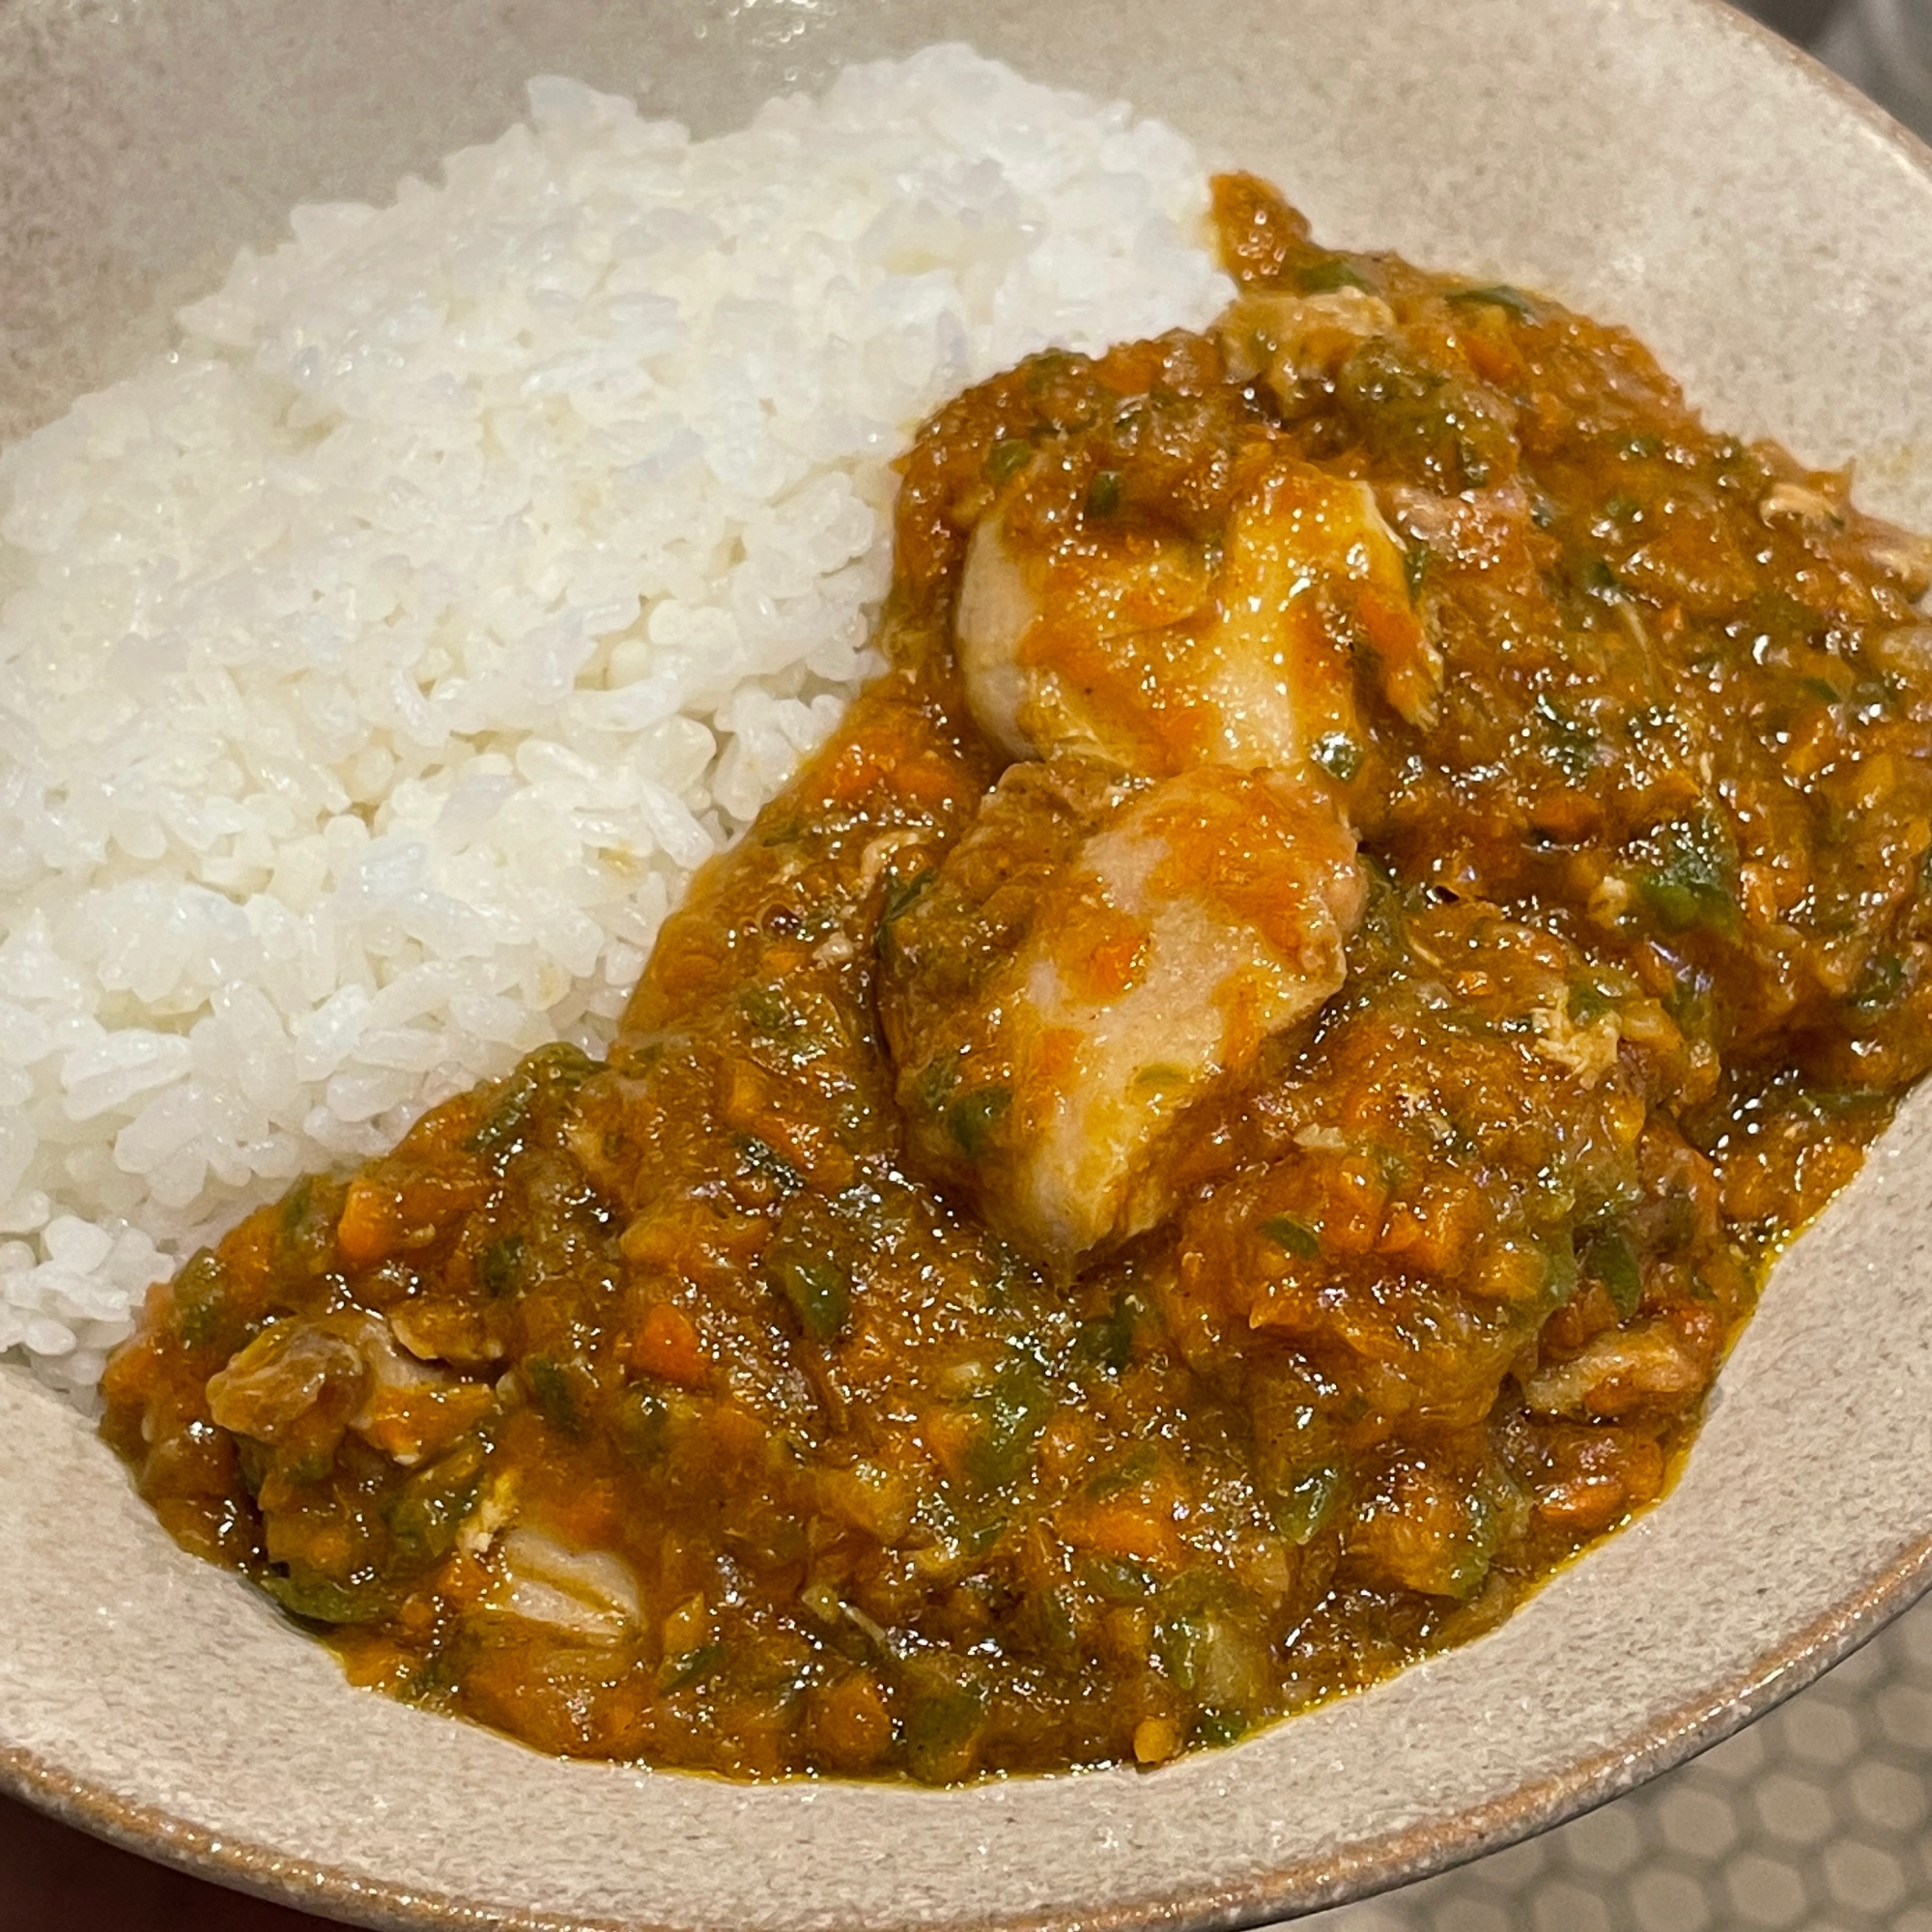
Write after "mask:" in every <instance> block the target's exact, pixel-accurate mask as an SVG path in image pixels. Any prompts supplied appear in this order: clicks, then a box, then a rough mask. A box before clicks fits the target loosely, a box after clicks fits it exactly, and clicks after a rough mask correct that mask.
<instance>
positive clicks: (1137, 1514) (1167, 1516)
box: [1061, 1495, 1180, 1571]
mask: <svg viewBox="0 0 1932 1932" xmlns="http://www.w3.org/2000/svg"><path fill="white" fill-rule="evenodd" d="M1061 1527H1062V1529H1063V1531H1064V1532H1065V1536H1066V1539H1067V1541H1068V1542H1069V1543H1073V1544H1076V1545H1078V1546H1079V1547H1080V1548H1083V1549H1095V1550H1098V1551H1099V1552H1100V1554H1101V1555H1103V1556H1125V1557H1130V1558H1132V1559H1133V1560H1134V1561H1135V1562H1137V1563H1148V1564H1151V1565H1152V1566H1153V1567H1154V1568H1155V1569H1158V1570H1164V1571H1174V1570H1178V1569H1179V1568H1180V1536H1179V1532H1178V1531H1177V1530H1176V1529H1175V1526H1174V1516H1173V1505H1172V1504H1171V1503H1170V1502H1168V1501H1167V1500H1166V1499H1165V1498H1163V1499H1161V1500H1159V1501H1149V1500H1148V1499H1146V1498H1145V1497H1141V1496H1132V1495H1127V1496H1115V1497H1112V1498H1110V1499H1108V1500H1107V1501H1105V1502H1099V1503H1095V1504H1094V1505H1093V1506H1092V1507H1091V1508H1088V1509H1084V1510H1081V1511H1079V1512H1078V1513H1077V1514H1076V1515H1073V1516H1071V1517H1069V1518H1066V1519H1064V1520H1063V1521H1062V1524H1061Z"/></svg>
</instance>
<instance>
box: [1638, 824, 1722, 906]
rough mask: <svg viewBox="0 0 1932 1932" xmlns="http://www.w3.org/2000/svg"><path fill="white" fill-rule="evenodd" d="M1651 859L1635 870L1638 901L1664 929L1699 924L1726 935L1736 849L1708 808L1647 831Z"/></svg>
mask: <svg viewBox="0 0 1932 1932" xmlns="http://www.w3.org/2000/svg"><path fill="white" fill-rule="evenodd" d="M1650 842H1651V846H1652V850H1653V852H1654V855H1655V856H1654V859H1653V861H1652V863H1651V864H1650V865H1648V866H1645V867H1640V868H1639V869H1638V871H1637V873H1636V887H1637V891H1638V893H1639V894H1640V895H1641V896H1642V898H1643V900H1644V902H1645V904H1646V905H1648V906H1649V907H1650V909H1651V911H1652V912H1654V913H1655V914H1656V915H1657V917H1658V919H1659V921H1660V922H1661V923H1662V925H1663V927H1664V929H1665V930H1666V931H1668V932H1686V931H1689V930H1690V929H1692V928H1694V927H1702V928H1705V929H1707V930H1709V931H1713V932H1717V933H1719V934H1720V935H1723V936H1726V937H1729V936H1732V935H1735V934H1736V932H1737V931H1738V929H1739V926H1740V924H1741V923H1742V920H1741V915H1740V913H1739V910H1738V860H1737V847H1736V845H1735V843H1734V841H1733V839H1732V838H1731V833H1730V828H1729V827H1728V826H1727V825H1725V824H1724V822H1723V821H1722V820H1721V819H1720V818H1719V815H1718V814H1717V813H1716V812H1715V811H1713V810H1703V811H1700V812H1698V813H1697V815H1696V816H1695V817H1692V818H1686V819H1678V820H1675V821H1673V822H1672V823H1670V824H1668V825H1665V826H1663V827H1662V829H1661V830H1659V831H1657V832H1655V833H1653V834H1652V835H1651V840H1650Z"/></svg>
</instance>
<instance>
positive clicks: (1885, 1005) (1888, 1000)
mask: <svg viewBox="0 0 1932 1932" xmlns="http://www.w3.org/2000/svg"><path fill="white" fill-rule="evenodd" d="M1905 980H1906V973H1905V961H1904V960H1903V959H1902V958H1901V957H1900V956H1899V955H1898V954H1897V953H1896V952H1874V953H1873V954H1872V955H1871V957H1870V958H1869V959H1867V960H1866V961H1865V967H1864V971H1863V972H1862V973H1861V974H1860V975H1859V981H1858V986H1857V988H1856V990H1855V991H1854V992H1853V994H1852V1005H1853V1006H1854V1007H1855V1008H1857V1009H1858V1010H1859V1011H1860V1012H1861V1013H1863V1014H1865V1015H1866V1016H1867V1017H1870V1016H1871V1015H1873V1014H1875V1013H1882V1012H1885V1011H1886V1010H1887V1009H1889V1008H1890V1007H1892V1006H1893V1005H1894V1004H1896V1002H1897V999H1898V996H1899V994H1900V993H1901V992H1902V991H1903V990H1904V989H1905Z"/></svg>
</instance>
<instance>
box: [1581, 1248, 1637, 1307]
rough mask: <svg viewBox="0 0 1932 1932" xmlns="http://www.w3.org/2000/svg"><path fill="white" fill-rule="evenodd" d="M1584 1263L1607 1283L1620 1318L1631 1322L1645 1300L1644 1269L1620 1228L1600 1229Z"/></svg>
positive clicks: (1593, 1273) (1586, 1253) (1584, 1258)
mask: <svg viewBox="0 0 1932 1932" xmlns="http://www.w3.org/2000/svg"><path fill="white" fill-rule="evenodd" d="M1583 1266H1584V1267H1585V1268H1586V1269H1587V1270H1588V1272H1589V1273H1590V1274H1592V1275H1593V1276H1595V1278H1596V1279H1597V1280H1598V1281H1600V1282H1602V1283H1603V1284H1604V1288H1605V1292H1606V1293H1608V1295H1609V1297H1610V1302H1611V1305H1612V1306H1613V1307H1614V1308H1615V1309H1616V1311H1617V1319H1618V1320H1619V1321H1629V1320H1630V1319H1631V1317H1632V1316H1633V1315H1634V1314H1635V1313H1636V1310H1637V1303H1638V1302H1640V1301H1641V1300H1642V1299H1643V1269H1642V1267H1641V1265H1640V1264H1638V1262H1637V1258H1636V1250H1635V1249H1634V1247H1632V1245H1631V1240H1630V1236H1628V1235H1626V1234H1625V1233H1624V1231H1623V1230H1622V1229H1621V1228H1601V1229H1599V1230H1598V1231H1597V1232H1596V1233H1595V1234H1593V1235H1592V1236H1590V1237H1589V1243H1588V1246H1587V1247H1586V1249H1585V1251H1584V1255H1583Z"/></svg>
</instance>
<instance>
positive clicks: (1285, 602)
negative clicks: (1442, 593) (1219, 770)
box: [953, 443, 1442, 787]
mask: <svg viewBox="0 0 1932 1932" xmlns="http://www.w3.org/2000/svg"><path fill="white" fill-rule="evenodd" d="M1239 461H1240V463H1241V464H1242V466H1243V467H1244V469H1245V470H1246V472H1247V473H1246V474H1245V476H1244V477H1243V478H1242V480H1241V484H1240V487H1239V489H1238V491H1237V492H1236V495H1235V497H1234V500H1233V506H1232V509H1231V511H1230V513H1229V516H1228V518H1227V522H1226V526H1225V529H1224V530H1223V531H1222V532H1221V533H1220V534H1219V536H1218V537H1217V538H1213V539H1204V538H1203V537H1201V536H1200V535H1198V534H1195V533H1190V532H1188V531H1186V530H1183V529H1181V528H1179V527H1172V528H1170V527H1165V526H1160V525H1158V524H1156V523H1154V522H1152V521H1151V520H1149V519H1146V518H1135V519H1120V518H1115V517H1112V516H1103V515H1099V514H1097V513H1094V512H1093V511H1092V510H1091V509H1090V508H1086V507H1082V506H1080V505H1076V504H1071V503H1065V502H1061V501H1057V500H1056V499H1055V498H1054V497H1053V495H1052V486H1053V483H1054V477H1053V474H1052V468H1051V466H1050V465H1044V464H1042V465H1037V466H1035V467H1037V468H1039V469H1042V470H1044V471H1045V472H1046V473H1045V474H1043V475H1042V476H1041V477H1039V478H1034V477H1033V476H1032V474H1031V471H1023V472H1022V473H1021V475H1020V477H1019V478H1018V479H1017V481H1016V482H1015V483H1014V484H1013V485H1010V486H1009V490H1008V492H1007V493H1006V494H1005V496H1004V497H1002V498H1001V499H1000V500H999V501H998V502H997V503H996V504H995V505H994V507H993V508H992V510H991V511H990V512H989V514H988V515H986V516H985V517H984V518H982V519H981V521H980V523H979V525H978V526H977V527H976V528H975V530H974V533H973V537H972V540H971V543H970V546H969V548H968V551H967V555H966V566H965V571H964V575H963V579H962V582H961V584H960V592H959V601H958V606H957V610H956V612H955V615H954V624H953V629H954V636H955V639H956V643H957V648H958V655H959V663H960V667H961V668H962V670H963V672H964V674H965V680H966V691H967V697H968V701H969V702H970V703H971V705H972V707H973V713H974V716H975V718H976V719H977V720H978V721H979V723H980V727H981V728H982V729H983V730H984V731H985V732H986V733H987V734H988V735H989V736H990V737H991V738H993V739H994V740H995V742H996V743H998V744H999V745H1000V746H1002V747H1003V748H1004V749H1005V750H1006V751H1007V752H1008V753H1009V754H1011V755H1012V756H1014V757H1017V758H1028V757H1049V756H1052V755H1053V754H1055V753H1059V752H1082V753H1091V754H1094V755H1097V756H1101V757H1105V758H1109V759H1111V760H1112V761H1113V762H1115V763H1116V764H1118V765H1120V766H1121V767H1122V768H1123V769H1124V770H1127V771H1131V772H1143V773H1147V774H1150V775H1153V776H1166V775H1170V774H1173V773H1176V772H1182V771H1186V770H1188V769H1189V768H1190V767H1192V766H1195V765H1199V764H1208V763H1212V764H1222V765H1229V766H1233V767H1235V768H1236V769H1237V770H1242V771H1258V770H1264V769H1274V770H1279V771H1283V772H1288V773H1291V774H1293V775H1295V776H1297V777H1299V778H1302V779H1306V780H1313V781H1321V782H1323V783H1326V782H1331V781H1332V782H1335V783H1338V784H1340V785H1342V786H1344V787H1346V784H1347V781H1348V780H1349V779H1350V777H1351V776H1352V775H1353V772H1354V770H1355V768H1356V766H1357V764H1358V763H1359V762H1360V758H1361V752H1362V746H1363V732H1362V725H1361V721H1360V716H1359V709H1358V703H1357V697H1356V690H1357V677H1358V673H1359V674H1361V675H1363V676H1365V677H1366V678H1367V680H1368V681H1369V683H1370V684H1371V686H1372V687H1373V688H1374V689H1376V690H1378V691H1379V692H1380V694H1381V696H1383V698H1384V699H1385V700H1386V701H1387V702H1388V703H1389V704H1390V705H1391V706H1392V707H1393V708H1394V709H1395V710H1396V711H1397V712H1398V713H1399V714H1400V715H1401V716H1403V717H1404V718H1406V719H1407V720H1408V721H1409V722H1410V723H1420V722H1424V721H1426V720H1427V719H1428V718H1429V716H1430V715H1431V712H1432V709H1433V706H1434V704H1435V696H1436V693H1437V691H1438V690H1439V687H1440V682H1441V675H1442V662H1441V657H1440V654H1439V653H1438V652H1437V651H1436V649H1435V645H1434V644H1433V643H1432V642H1431V641H1430V639H1429V637H1428V635H1427V633H1426V631H1425V630H1424V627H1423V624H1422V621H1421V619H1420V618H1419V617H1418V615H1417V614H1416V611H1415V610H1414V608H1413V606H1412V604H1411V602H1410V598H1409V594H1408V584H1407V579H1406V572H1405V556H1404V552H1403V549H1402V546H1401V545H1400V544H1399V543H1398V542H1397V540H1396V538H1395V537H1394V536H1393V535H1392V534H1391V533H1390V531H1389V527H1388V526H1387V525H1386V524H1385V523H1384V522H1383V521H1382V517H1381V513H1380V512H1379V510H1378V508H1377V507H1376V499H1375V495H1374V493H1373V491H1371V490H1370V488H1369V487H1368V485H1367V484H1365V483H1357V482H1351V481H1350V480H1348V479H1347V478H1343V477H1336V476H1332V475H1330V474H1328V473H1327V472H1325V471H1323V470H1320V469H1316V468H1315V467H1314V466H1313V465H1312V464H1308V463H1304V462H1303V461H1301V460H1300V459H1299V458H1298V457H1296V456H1294V455H1293V454H1292V453H1291V452H1289V451H1288V450H1287V449H1286V448H1285V447H1283V446H1281V445H1278V444H1272V443H1269V444H1263V445H1259V446H1250V447H1249V448H1247V449H1245V450H1243V451H1242V452H1241V453H1240V458H1239Z"/></svg>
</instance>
